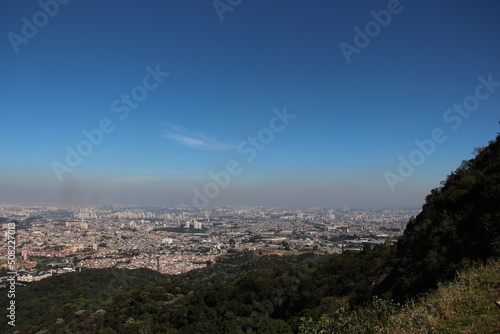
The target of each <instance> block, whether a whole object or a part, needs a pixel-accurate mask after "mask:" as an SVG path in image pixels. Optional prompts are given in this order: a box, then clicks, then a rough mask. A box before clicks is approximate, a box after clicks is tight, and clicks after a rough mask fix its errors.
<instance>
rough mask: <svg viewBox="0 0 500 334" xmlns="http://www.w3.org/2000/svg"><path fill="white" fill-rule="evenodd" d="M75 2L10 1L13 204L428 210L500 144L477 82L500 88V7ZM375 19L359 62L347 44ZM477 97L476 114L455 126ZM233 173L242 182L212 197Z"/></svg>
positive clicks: (493, 105) (1, 194) (6, 92)
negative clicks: (428, 203) (436, 136)
mask: <svg viewBox="0 0 500 334" xmlns="http://www.w3.org/2000/svg"><path fill="white" fill-rule="evenodd" d="M61 2H63V4H61V3H59V2H56V1H55V0H53V1H43V0H42V1H41V3H42V4H47V5H46V6H45V5H43V6H41V5H40V3H39V2H36V1H23V2H19V1H13V0H8V1H3V2H2V4H1V5H0V30H1V36H3V37H2V39H1V47H0V59H1V60H2V61H1V63H0V69H1V72H0V73H1V74H2V80H0V90H1V92H2V99H0V115H1V116H0V120H1V124H2V131H0V156H1V158H2V164H1V165H0V201H6V202H16V201H36V202H68V203H69V202H71V203H81V204H98V203H137V204H151V205H153V204H166V205H168V204H180V203H183V204H187V205H192V204H193V198H194V194H195V192H194V191H193V188H196V189H198V190H199V191H200V192H201V193H202V194H204V195H205V197H206V200H207V201H206V202H207V203H208V205H220V204H250V205H269V206H271V205H272V206H274V205H280V206H330V207H337V206H351V207H402V206H405V207H418V206H419V205H421V204H422V202H423V200H424V198H425V196H426V194H427V193H428V192H429V191H430V190H431V189H432V188H435V187H437V186H439V183H440V181H441V180H443V179H444V178H445V177H446V175H448V174H449V173H450V172H451V171H452V170H454V169H456V168H457V167H458V166H459V164H460V162H461V161H462V160H464V159H469V158H471V157H472V154H471V152H472V150H473V148H474V147H478V146H484V145H486V144H487V143H488V141H489V140H492V139H494V138H495V136H496V133H497V132H498V131H499V125H498V124H497V123H498V121H499V120H500V117H499V107H500V87H496V86H495V84H493V86H491V85H490V87H489V88H490V89H491V90H490V91H489V90H488V87H482V88H480V92H481V94H482V95H481V96H485V95H488V96H487V97H484V98H482V99H481V100H479V99H478V98H476V100H474V96H475V94H476V87H477V86H478V85H481V84H482V82H483V81H480V80H479V79H478V77H480V76H482V77H483V78H484V80H486V81H488V80H490V81H493V82H494V83H495V82H500V66H499V65H500V43H498V41H499V37H500V36H499V33H498V32H499V31H500V4H499V3H498V2H497V1H480V2H471V1H451V0H449V1H440V2H438V3H436V2H435V1H409V0H402V1H400V2H398V1H394V0H391V1H371V2H369V3H365V2H363V3H361V2H359V3H358V2H356V3H354V2H352V1H315V2H314V3H312V2H310V1H305V0H303V1H284V0H283V1H263V0H262V1H249V0H243V1H240V2H238V1H231V2H228V1H223V0H221V1H220V2H218V9H216V8H215V7H214V4H213V2H212V1H168V2H167V1H147V2H139V1H105V2H103V1H85V2H81V1H69V2H67V3H64V1H62V0H61ZM231 3H232V4H233V5H231ZM54 4H57V8H56V6H55V5H54ZM234 5H235V6H234ZM224 6H229V7H224ZM42 7H45V8H48V9H47V11H49V12H50V11H51V13H49V14H52V16H51V15H48V14H44V13H45V12H44V9H43V8H42ZM223 8H226V9H228V8H230V10H224V9H223ZM390 10H392V11H393V13H391V11H390ZM218 11H219V13H218ZM372 11H374V12H375V13H379V15H382V16H381V17H383V14H380V13H389V14H390V22H388V24H385V27H383V26H382V25H381V24H380V23H375V24H371V26H370V22H372V21H373V22H375V18H374V16H373V14H372V13H373V12H372ZM381 11H383V12H381ZM40 12H41V13H40ZM221 16H222V18H223V20H221ZM23 18H25V19H23ZM385 19H386V22H387V16H386V17H385ZM26 22H28V24H27V23H26ZM35 23H36V24H38V26H37V25H35ZM31 24H33V25H34V27H35V28H36V29H38V31H37V32H36V34H35V33H34V32H33V31H30V29H29V28H30V27H29V25H31ZM367 24H368V26H369V27H372V28H373V27H374V28H373V29H377V24H378V30H372V31H371V32H370V31H369V33H370V34H371V37H370V36H368V38H369V39H370V40H369V42H368V43H365V44H367V45H363V47H358V52H357V53H353V54H351V55H350V62H348V61H347V59H346V57H345V56H344V53H343V52H342V50H341V48H340V46H339V45H340V44H341V43H342V42H344V43H348V44H349V45H351V46H353V47H356V43H355V37H356V34H357V33H356V31H355V30H354V28H355V27H358V28H359V29H360V30H361V31H363V32H364V33H366V27H367ZM25 25H27V26H26V27H25ZM30 34H31V35H30ZM365 41H366V40H365ZM358 46H359V45H358ZM148 69H149V70H148ZM155 71H156V72H160V73H163V74H162V75H163V76H160V78H159V80H160V81H161V82H159V81H158V82H157V81H156V80H155V79H154V77H153V76H151V73H153V72H155ZM165 73H168V75H166V74H165ZM147 76H149V77H147ZM144 80H146V81H145V82H146V85H148V87H150V88H151V89H150V90H148V89H145V88H144ZM153 86H154V88H152V87H153ZM483 86H484V84H483ZM132 93H135V95H134V94H132ZM144 93H145V94H144ZM487 93H489V94H487ZM131 94H132V96H136V97H138V98H140V101H136V102H134V100H133V99H134V98H133V97H132V101H131V102H129V103H132V104H133V105H134V107H133V108H132V107H130V106H127V104H126V102H123V101H122V100H121V99H122V97H123V96H127V95H129V96H130V95H131ZM141 94H142V95H141ZM471 96H472V97H473V98H469V99H468V97H471ZM117 99H118V101H117V103H116V104H115V105H114V107H113V106H112V105H113V102H114V101H115V100H117ZM466 101H467V102H468V103H472V107H470V109H473V111H470V112H467V111H466V113H467V115H469V116H468V117H467V118H464V117H462V116H460V120H457V118H456V117H458V114H457V113H453V114H446V110H447V109H449V108H452V109H453V105H454V104H463V103H465V102H466ZM474 101H476V102H478V105H473V103H474ZM135 103H137V105H135ZM132 104H131V105H132ZM119 107H122V109H120V110H118V108H119ZM126 109H128V110H127V115H126V117H123V116H125V114H124V113H125V111H124V110H126ZM285 109H286V112H287V113H288V114H291V115H295V116H296V117H295V118H293V119H289V122H288V124H284V123H283V129H282V130H281V131H279V132H272V136H273V138H272V139H271V140H268V142H267V143H266V144H265V145H263V146H264V147H265V148H264V149H263V150H262V151H259V150H257V149H255V152H256V155H255V158H254V159H252V160H251V161H247V158H248V157H249V153H248V154H247V155H245V154H241V151H242V150H245V149H246V150H248V149H250V148H251V147H252V146H251V145H250V143H249V139H248V138H249V136H256V137H257V138H259V137H258V136H259V133H261V135H262V136H265V135H266V134H267V135H269V131H267V130H263V129H265V128H269V126H270V122H271V121H272V120H273V118H275V117H276V111H279V112H281V113H283V110H285ZM273 110H275V112H273ZM445 115H447V116H448V118H447V120H445V118H446V117H445ZM120 116H122V118H123V119H120ZM452 116H453V117H455V118H454V121H452V120H451V118H450V117H452ZM106 119H108V120H109V122H111V123H110V124H108V126H109V127H112V129H113V130H112V131H108V133H103V134H102V138H100V137H99V136H98V137H96V138H97V139H96V143H97V144H95V145H94V144H92V143H91V148H90V149H91V153H90V154H88V155H86V156H81V161H79V162H78V164H76V165H75V166H74V167H71V166H69V165H68V164H67V162H66V156H67V149H66V148H67V147H70V148H71V149H74V150H77V147H78V145H79V143H81V142H82V141H85V140H87V138H86V137H85V136H84V134H82V131H84V130H86V131H91V130H92V129H97V128H99V126H100V123H101V122H102V121H103V120H105V122H106ZM458 121H460V122H461V123H460V124H458V123H456V122H458ZM275 124H278V121H275ZM279 124H281V123H279ZM453 126H455V127H456V128H455V129H454V128H453ZM439 128H440V129H442V130H443V133H444V134H443V136H445V137H446V140H444V141H443V142H440V143H437V142H434V148H433V150H432V153H431V154H425V155H423V161H417V162H418V165H417V164H415V165H414V166H413V170H412V172H411V173H410V174H411V175H403V176H402V175H401V174H400V173H399V172H398V166H399V164H400V163H401V162H400V160H399V157H403V158H404V159H406V160H409V159H410V155H411V154H412V152H414V151H415V150H418V147H417V146H416V144H415V142H414V141H415V140H425V139H428V138H431V133H432V131H433V130H434V129H439ZM280 129H281V127H280ZM108 130H109V129H108ZM262 131H264V132H262ZM266 131H267V132H266ZM98 139H99V140H98ZM268 139H269V138H268ZM245 142H246V143H245ZM82 145H83V146H82V147H84V146H85V144H82ZM260 145H261V146H262V143H260ZM239 146H240V150H238V147H239ZM415 154H416V155H415ZM415 154H414V156H413V157H414V158H415V157H417V158H418V157H419V156H418V154H419V153H415ZM420 158H422V156H420ZM417 160H418V159H417ZM230 161H236V162H237V163H238V166H239V167H240V168H241V170H239V173H237V174H235V175H230V179H229V182H228V184H227V185H225V184H223V186H221V185H220V184H219V185H218V189H217V190H216V194H215V196H212V197H210V196H206V195H207V192H208V193H209V195H210V191H211V190H212V191H213V190H214V189H215V188H213V185H214V184H212V185H208V184H210V183H213V182H214V180H213V178H211V177H210V173H211V172H213V173H218V172H220V171H225V170H226V168H227V164H228V162H230ZM414 161H416V160H414ZM55 165H56V166H58V167H57V168H59V169H57V168H56V171H55V167H54V166H55ZM61 166H66V168H67V169H64V167H61ZM61 168H62V169H61ZM57 170H59V175H58V172H57ZM69 170H71V171H69ZM387 173H390V175H391V177H392V178H390V180H392V182H393V184H392V187H391V186H390V185H389V183H390V182H391V181H390V182H389V183H388V182H387V175H388V174H387ZM394 177H396V179H394ZM394 180H396V181H394ZM402 180H404V182H401V181H402ZM207 185H208V186H207ZM210 187H212V188H210Z"/></svg>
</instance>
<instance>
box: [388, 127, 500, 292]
mask: <svg viewBox="0 0 500 334" xmlns="http://www.w3.org/2000/svg"><path fill="white" fill-rule="evenodd" d="M477 151H478V152H477V155H476V157H475V158H474V159H471V160H468V161H464V162H463V163H462V165H461V166H460V167H459V168H458V169H457V170H456V171H455V172H453V173H452V174H450V175H449V176H448V178H447V179H446V181H445V182H443V183H442V186H441V187H439V188H436V189H434V190H432V192H431V193H430V194H429V195H428V196H427V198H426V202H425V204H424V206H423V208H422V212H421V213H420V214H419V215H418V216H417V217H416V218H414V219H411V220H410V221H409V223H408V225H407V227H406V229H405V231H404V235H403V237H402V238H401V239H400V240H399V242H398V244H397V248H398V258H399V261H398V264H397V266H396V269H395V270H394V271H393V273H392V275H391V276H390V277H389V278H388V279H387V280H386V281H385V282H384V284H383V285H382V287H381V289H380V290H379V291H381V292H390V294H391V295H392V297H393V298H395V299H398V300H404V299H406V298H407V297H411V296H414V295H416V294H418V293H421V292H425V291H427V290H428V289H430V288H435V287H436V284H437V282H439V281H441V280H446V279H452V278H453V277H454V275H455V273H456V271H457V270H459V269H460V268H462V267H463V266H465V265H467V264H468V263H470V262H471V261H475V260H481V259H486V258H488V257H491V256H498V255H499V254H500V136H498V137H497V138H496V140H494V141H491V142H490V144H489V145H488V146H487V147H485V148H483V149H479V150H477Z"/></svg>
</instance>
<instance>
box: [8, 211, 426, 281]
mask: <svg viewBox="0 0 500 334" xmlns="http://www.w3.org/2000/svg"><path fill="white" fill-rule="evenodd" d="M418 212H419V210H416V209H382V210H371V209H350V208H341V209H332V208H307V209H290V208H266V207H251V206H223V207H210V208H204V209H200V210H199V209H194V208H190V207H168V206H162V207H140V206H124V205H107V206H94V207H91V206H87V207H84V206H72V205H65V206H63V205H48V204H47V205H33V204H1V205H0V217H3V218H1V220H2V228H3V231H7V227H8V223H9V222H12V221H16V227H15V228H16V230H15V234H16V269H17V272H18V275H19V276H18V280H19V281H24V282H30V281H36V280H40V279H43V278H45V277H49V276H52V275H55V274H62V273H66V272H72V271H80V270H82V268H100V269H102V268H111V267H116V268H128V269H137V268H149V269H152V270H156V271H159V272H161V273H165V274H173V275H176V274H181V273H184V272H187V271H190V270H193V269H196V268H202V267H205V266H207V265H210V264H212V263H214V262H215V261H216V258H217V257H219V256H223V255H224V254H227V253H236V252H242V251H254V252H256V253H257V254H259V255H268V254H278V255H287V254H289V255H290V254H299V253H301V252H312V251H315V252H323V253H341V252H343V251H344V250H346V249H350V250H360V249H362V248H363V247H364V246H365V245H376V244H381V243H385V242H393V241H395V240H397V238H398V237H399V236H400V235H401V234H402V232H403V230H404V228H405V226H406V223H407V222H408V220H409V219H410V217H412V216H415V215H417V214H418ZM2 238H3V239H5V240H6V239H7V238H8V235H7V232H4V233H3V234H2ZM1 254H2V257H1V259H0V261H1V262H0V264H1V266H2V267H7V264H8V261H7V258H8V250H7V242H6V241H3V242H2V248H1Z"/></svg>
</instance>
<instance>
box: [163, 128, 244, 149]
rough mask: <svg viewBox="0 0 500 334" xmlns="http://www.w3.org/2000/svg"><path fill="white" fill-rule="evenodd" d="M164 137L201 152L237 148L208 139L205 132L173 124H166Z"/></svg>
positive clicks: (233, 145)
mask: <svg viewBox="0 0 500 334" xmlns="http://www.w3.org/2000/svg"><path fill="white" fill-rule="evenodd" d="M163 137H165V138H168V139H172V140H174V141H176V142H178V143H179V144H181V145H184V146H188V147H192V148H197V149H200V150H214V151H227V150H231V149H234V148H236V144H232V143H224V142H221V141H218V140H216V139H213V138H210V137H208V136H207V135H205V134H204V133H203V132H199V131H190V130H187V129H184V128H181V127H179V126H177V125H175V124H172V123H165V127H164V129H163Z"/></svg>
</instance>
